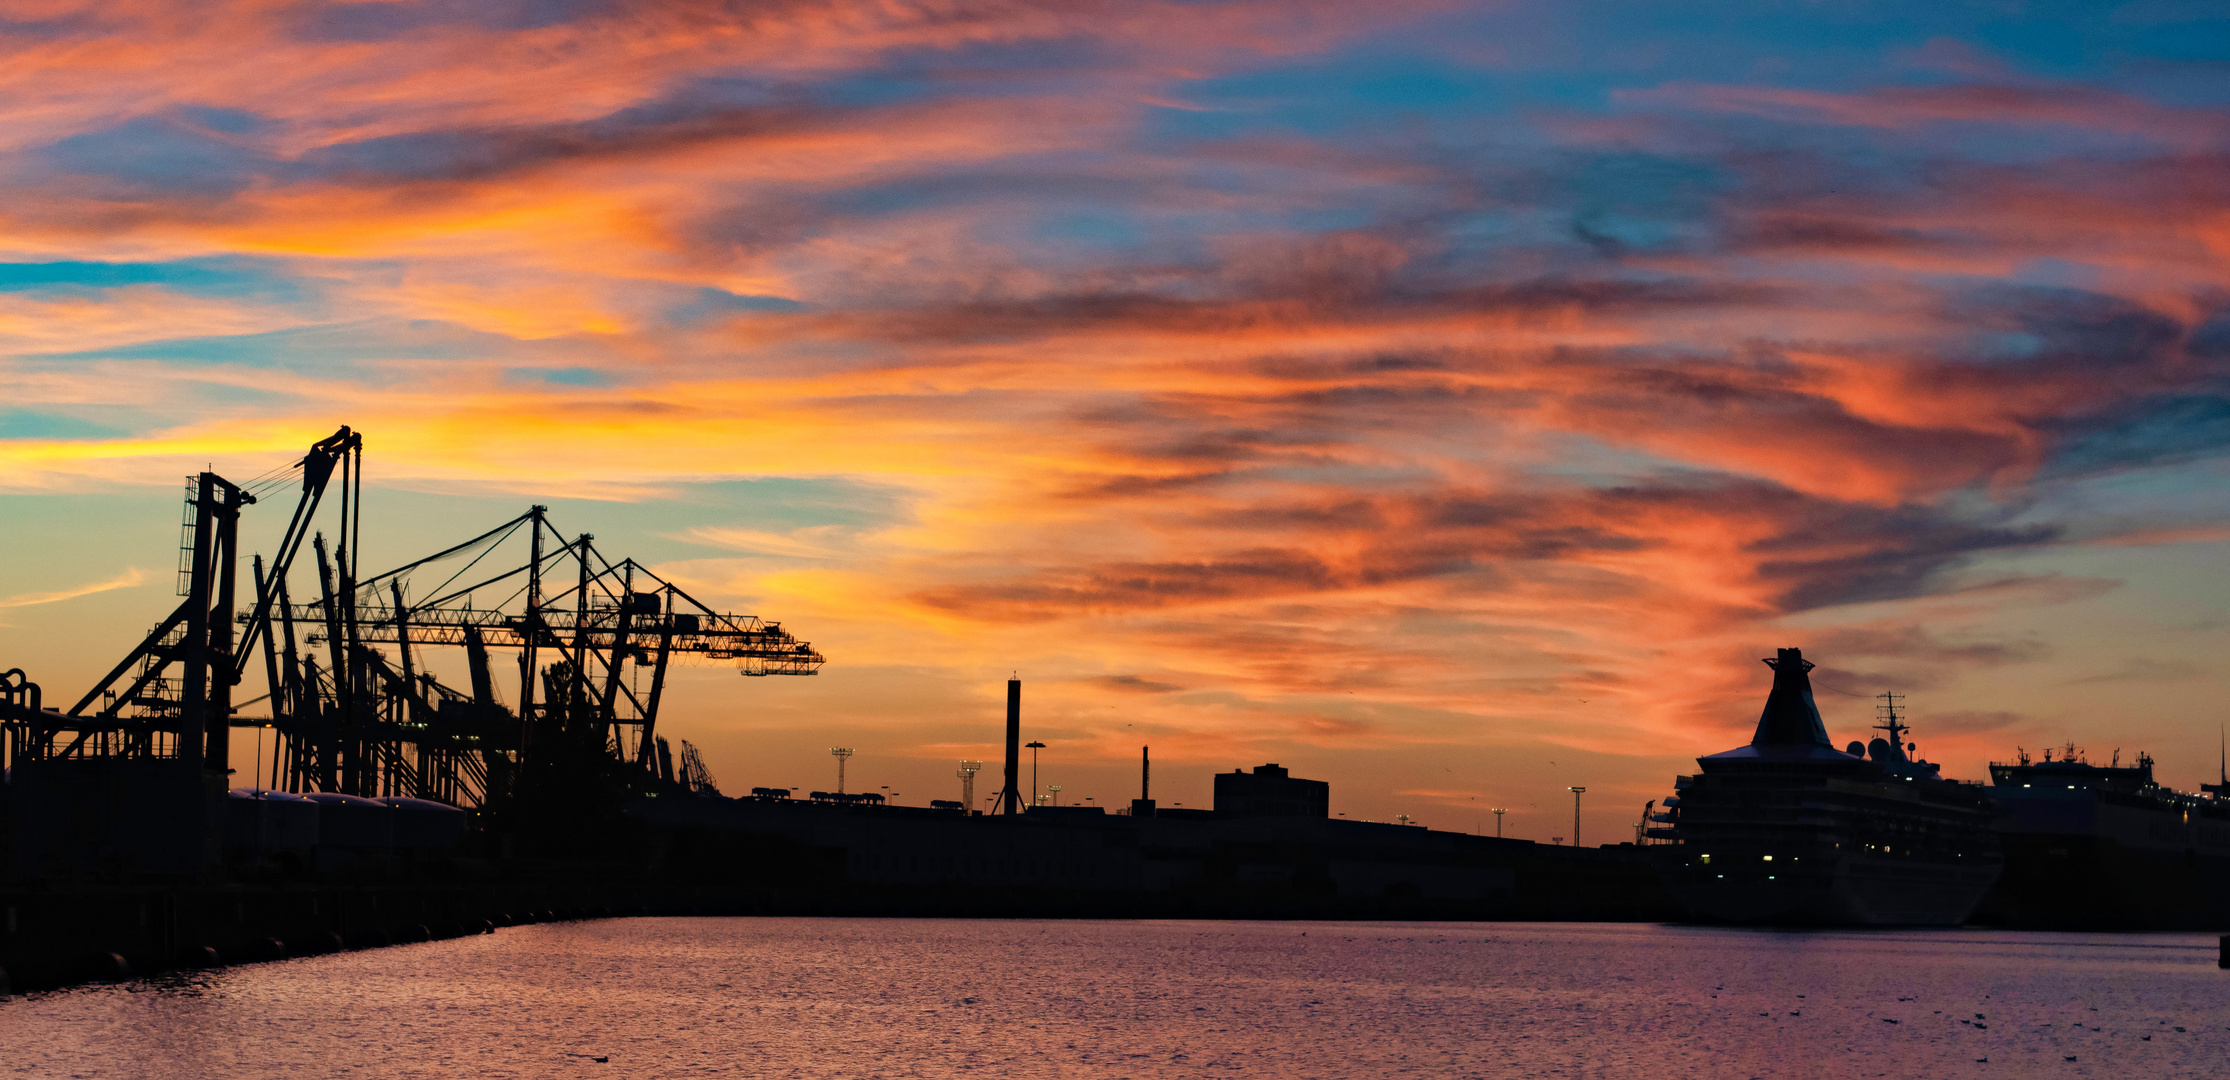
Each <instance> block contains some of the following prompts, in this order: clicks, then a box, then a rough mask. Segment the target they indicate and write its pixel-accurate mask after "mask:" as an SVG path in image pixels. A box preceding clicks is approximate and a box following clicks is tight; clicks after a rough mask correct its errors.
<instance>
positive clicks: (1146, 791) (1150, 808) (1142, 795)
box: [1130, 746, 1154, 818]
mask: <svg viewBox="0 0 2230 1080" xmlns="http://www.w3.org/2000/svg"><path fill="white" fill-rule="evenodd" d="M1151 749H1152V747H1146V746H1141V747H1139V748H1138V797H1137V798H1135V799H1132V800H1131V804H1130V816H1132V817H1134V818H1142V817H1153V816H1154V797H1153V796H1154V787H1153V782H1154V759H1153V755H1151V754H1150V753H1148V751H1149V750H1151Z"/></svg>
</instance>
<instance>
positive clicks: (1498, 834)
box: [1494, 806, 1510, 840]
mask: <svg viewBox="0 0 2230 1080" xmlns="http://www.w3.org/2000/svg"><path fill="white" fill-rule="evenodd" d="M1509 812H1510V811H1509V810H1508V809H1506V808H1504V807H1500V806H1497V807H1495V808H1494V838H1495V839H1497V840H1500V839H1502V815H1504V814H1507V813H1509Z"/></svg>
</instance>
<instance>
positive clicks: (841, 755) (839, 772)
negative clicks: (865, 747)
mask: <svg viewBox="0 0 2230 1080" xmlns="http://www.w3.org/2000/svg"><path fill="white" fill-rule="evenodd" d="M829 753H830V754H831V755H833V756H834V757H835V758H836V793H837V794H838V795H842V794H844V762H845V760H846V759H848V758H850V757H851V756H852V755H853V754H856V753H858V751H857V750H854V749H852V748H851V747H849V746H832V747H829Z"/></svg>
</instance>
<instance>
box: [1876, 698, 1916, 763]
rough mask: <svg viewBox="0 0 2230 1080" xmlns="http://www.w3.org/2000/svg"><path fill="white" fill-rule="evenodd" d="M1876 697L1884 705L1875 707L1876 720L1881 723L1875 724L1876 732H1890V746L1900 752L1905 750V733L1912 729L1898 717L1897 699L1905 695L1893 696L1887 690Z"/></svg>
mask: <svg viewBox="0 0 2230 1080" xmlns="http://www.w3.org/2000/svg"><path fill="white" fill-rule="evenodd" d="M1876 696H1878V697H1880V698H1881V699H1882V703H1881V704H1879V705H1876V706H1874V713H1875V717H1874V718H1875V719H1877V720H1880V721H1881V723H1879V724H1875V725H1874V730H1876V731H1886V732H1888V733H1889V745H1891V746H1893V747H1896V748H1897V749H1899V750H1902V749H1904V748H1905V733H1906V732H1908V731H1911V730H1912V729H1911V728H1909V727H1906V726H1905V723H1904V718H1903V717H1900V716H1898V715H1897V699H1898V698H1901V697H1904V696H1905V695H1903V694H1892V693H1890V692H1888V691H1886V690H1885V691H1883V692H1882V693H1880V694H1878V695H1876Z"/></svg>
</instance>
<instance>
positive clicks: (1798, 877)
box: [1665, 859, 1998, 926]
mask: <svg viewBox="0 0 2230 1080" xmlns="http://www.w3.org/2000/svg"><path fill="white" fill-rule="evenodd" d="M1997 876H1998V873H1997V867H1996V866H1995V865H1986V866H1973V867H1968V866H1955V865H1944V864H1928V863H1920V864H1915V863H1910V862H1903V861H1899V860H1887V859H1881V860H1875V859H1846V860H1842V861H1841V862H1840V863H1838V864H1837V865H1835V866H1834V868H1833V869H1832V870H1831V871H1829V872H1827V873H1814V874H1794V875H1789V874H1774V875H1766V874H1763V873H1729V874H1721V873H1719V872H1718V871H1716V870H1715V869H1713V868H1711V867H1681V868H1678V869H1671V870H1669V871H1668V872H1667V873H1666V874H1665V885H1666V887H1667V889H1668V890H1669V891H1671V892H1672V894H1673V896H1674V897H1675V898H1676V899H1678V900H1680V901H1681V902H1682V903H1683V904H1685V905H1687V907H1688V910H1689V912H1690V914H1691V916H1692V917H1693V918H1695V919H1696V920H1697V921H1700V922H1714V923H1734V924H1746V925H1766V926H1958V925H1961V924H1963V923H1965V922H1966V921H1967V920H1968V918H1969V917H1971V916H1972V915H1973V914H1974V912H1975V910H1976V908H1978V907H1979V906H1980V905H1981V903H1982V901H1983V898H1984V897H1985V896H1986V895H1988V894H1989V892H1990V888H1991V885H1992V884H1993V883H1994V882H1995V881H1996V879H1997Z"/></svg>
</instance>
